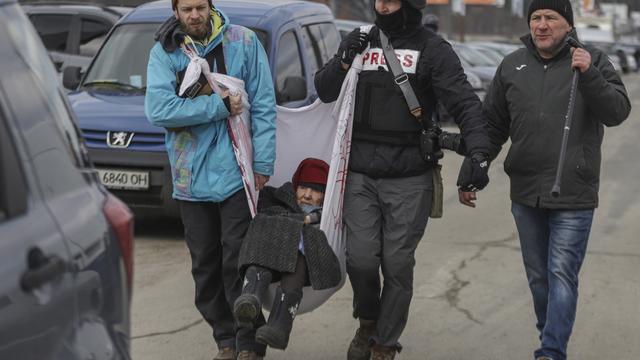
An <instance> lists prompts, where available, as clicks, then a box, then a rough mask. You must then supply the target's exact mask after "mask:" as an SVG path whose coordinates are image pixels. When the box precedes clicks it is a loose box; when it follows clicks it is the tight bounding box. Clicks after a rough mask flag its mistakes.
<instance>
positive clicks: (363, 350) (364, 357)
mask: <svg viewBox="0 0 640 360" xmlns="http://www.w3.org/2000/svg"><path fill="white" fill-rule="evenodd" d="M375 332H376V322H375V320H364V319H360V328H358V330H356V335H355V336H354V337H353V340H351V344H349V350H348V351H347V360H369V358H370V357H371V345H369V338H370V337H371V336H373V334H374V333H375Z"/></svg>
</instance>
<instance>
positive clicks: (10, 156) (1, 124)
mask: <svg viewBox="0 0 640 360" xmlns="http://www.w3.org/2000/svg"><path fill="white" fill-rule="evenodd" d="M10 136H11V132H9V128H8V126H7V122H6V119H5V117H4V113H3V111H2V109H1V108H0V223H2V222H3V221H5V220H7V219H10V218H12V217H15V216H18V215H20V214H23V213H25V212H26V209H27V191H26V183H25V181H24V173H23V169H22V164H21V163H20V160H19V158H18V154H17V152H16V150H15V147H14V144H13V141H11V137H10Z"/></svg>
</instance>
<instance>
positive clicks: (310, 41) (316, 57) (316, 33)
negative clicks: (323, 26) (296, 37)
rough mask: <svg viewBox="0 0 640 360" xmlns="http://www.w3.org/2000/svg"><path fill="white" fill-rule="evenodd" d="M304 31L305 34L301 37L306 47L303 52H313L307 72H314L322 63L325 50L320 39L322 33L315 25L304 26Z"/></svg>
mask: <svg viewBox="0 0 640 360" xmlns="http://www.w3.org/2000/svg"><path fill="white" fill-rule="evenodd" d="M304 31H305V35H306V36H304V37H303V38H304V46H305V48H306V51H305V54H313V59H311V61H310V64H309V72H310V73H311V74H315V73H316V71H318V69H319V68H320V67H322V65H323V63H322V57H323V53H324V52H325V50H324V45H323V44H322V42H321V41H320V38H321V37H322V34H321V32H320V28H318V27H317V26H315V25H311V26H305V27H304Z"/></svg>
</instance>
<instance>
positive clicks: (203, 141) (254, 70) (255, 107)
mask: <svg viewBox="0 0 640 360" xmlns="http://www.w3.org/2000/svg"><path fill="white" fill-rule="evenodd" d="M220 15H221V17H222V18H223V25H222V26H223V28H222V31H221V33H219V34H218V35H217V36H216V37H215V38H214V39H213V40H212V41H211V42H209V43H208V44H207V45H206V46H203V45H201V44H199V43H196V44H195V47H196V49H197V51H198V53H199V55H200V56H201V57H203V58H204V57H205V55H206V54H208V53H209V52H210V51H212V50H213V49H214V48H215V47H216V46H217V45H218V44H220V43H221V42H222V44H223V51H224V57H225V64H226V69H227V74H228V75H229V76H233V77H236V78H239V79H241V80H243V81H244V83H245V90H246V91H247V93H248V95H249V103H250V104H251V109H250V113H251V133H252V134H253V135H252V136H253V141H252V144H253V151H254V153H253V156H254V159H253V170H254V172H256V173H259V174H263V175H272V174H273V167H274V165H273V163H274V161H275V136H276V130H275V120H276V102H275V95H274V90H273V81H272V78H271V72H270V70H269V64H268V61H267V56H266V53H265V51H264V49H263V48H262V45H260V42H259V41H258V39H257V37H256V35H255V33H254V32H253V31H251V30H249V29H247V28H244V27H242V26H237V25H231V24H229V20H228V18H227V17H226V16H225V15H224V14H222V13H220ZM179 32H180V29H179V27H178V26H177V22H176V21H175V20H171V19H170V20H168V21H167V23H165V24H164V25H163V27H161V28H160V30H159V33H158V34H157V35H156V37H157V39H158V42H156V44H155V45H154V46H153V48H152V49H151V53H150V56H149V64H148V68H147V93H146V97H145V112H146V115H147V118H148V119H149V121H150V122H151V123H152V124H153V125H156V126H160V127H164V128H184V130H182V131H167V134H166V137H165V142H166V147H167V153H168V155H169V161H170V163H171V169H172V175H173V197H174V198H176V199H181V200H189V201H214V202H220V201H223V200H225V199H226V198H228V197H229V196H231V195H232V194H234V193H235V192H237V191H238V190H240V189H242V178H241V175H240V169H239V167H238V163H237V161H236V158H235V155H234V152H233V148H232V145H231V139H230V138H229V135H228V133H227V117H228V116H229V115H230V114H229V110H228V109H227V107H226V106H225V104H224V102H223V100H222V99H221V98H220V96H218V95H216V94H212V95H208V96H198V97H195V98H193V99H188V98H181V97H178V95H176V74H177V73H178V72H180V71H182V70H184V69H186V67H187V65H188V64H189V58H188V57H187V56H186V55H185V54H184V53H183V51H182V50H181V49H180V48H179V44H180V43H181V37H180V36H179V35H180V34H179Z"/></svg>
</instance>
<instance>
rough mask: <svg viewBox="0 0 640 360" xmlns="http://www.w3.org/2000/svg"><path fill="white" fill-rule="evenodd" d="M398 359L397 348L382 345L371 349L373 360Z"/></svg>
mask: <svg viewBox="0 0 640 360" xmlns="http://www.w3.org/2000/svg"><path fill="white" fill-rule="evenodd" d="M395 357H396V348H394V347H389V346H382V345H377V344H376V345H374V346H372V347H371V360H393V358H395Z"/></svg>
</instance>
